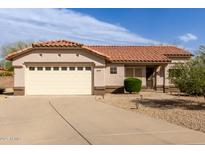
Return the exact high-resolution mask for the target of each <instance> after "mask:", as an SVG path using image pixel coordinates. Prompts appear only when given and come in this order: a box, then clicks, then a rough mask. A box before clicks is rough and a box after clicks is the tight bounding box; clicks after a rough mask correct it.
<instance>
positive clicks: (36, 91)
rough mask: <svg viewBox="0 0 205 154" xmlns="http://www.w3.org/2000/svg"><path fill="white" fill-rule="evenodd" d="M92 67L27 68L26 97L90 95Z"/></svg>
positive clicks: (46, 66)
mask: <svg viewBox="0 0 205 154" xmlns="http://www.w3.org/2000/svg"><path fill="white" fill-rule="evenodd" d="M92 70H93V67H92V66H85V65H77V66H75V65H71V66H68V65H62V66H59V65H53V66H52V65H37V66H27V67H26V72H25V94H26V95H90V94H92Z"/></svg>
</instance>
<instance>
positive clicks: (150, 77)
mask: <svg viewBox="0 0 205 154" xmlns="http://www.w3.org/2000/svg"><path fill="white" fill-rule="evenodd" d="M154 72H155V68H154V67H147V68H146V83H147V88H150V89H153V88H154V83H155V75H154V74H155V73H154Z"/></svg>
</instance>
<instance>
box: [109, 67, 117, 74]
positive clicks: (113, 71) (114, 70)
mask: <svg viewBox="0 0 205 154" xmlns="http://www.w3.org/2000/svg"><path fill="white" fill-rule="evenodd" d="M110 74H117V67H116V66H111V67H110Z"/></svg>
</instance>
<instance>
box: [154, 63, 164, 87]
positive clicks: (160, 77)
mask: <svg viewBox="0 0 205 154" xmlns="http://www.w3.org/2000/svg"><path fill="white" fill-rule="evenodd" d="M165 67H166V65H161V66H158V68H157V70H156V73H157V74H156V81H157V84H156V85H157V86H163V82H164V69H165Z"/></svg>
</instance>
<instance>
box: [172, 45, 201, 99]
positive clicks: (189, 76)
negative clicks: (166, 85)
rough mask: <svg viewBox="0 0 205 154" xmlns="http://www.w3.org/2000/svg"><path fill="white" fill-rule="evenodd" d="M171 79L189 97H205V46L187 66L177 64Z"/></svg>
mask: <svg viewBox="0 0 205 154" xmlns="http://www.w3.org/2000/svg"><path fill="white" fill-rule="evenodd" d="M169 78H170V79H171V80H172V82H173V83H174V84H175V85H176V87H178V88H179V89H180V91H181V92H185V93H187V94H189V95H194V96H200V95H203V96H204V97H205V46H200V48H199V52H198V55H196V56H195V57H194V58H193V59H191V60H190V61H188V62H187V63H185V64H176V65H175V66H174V67H173V69H172V71H171V72H170V76H169Z"/></svg>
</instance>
